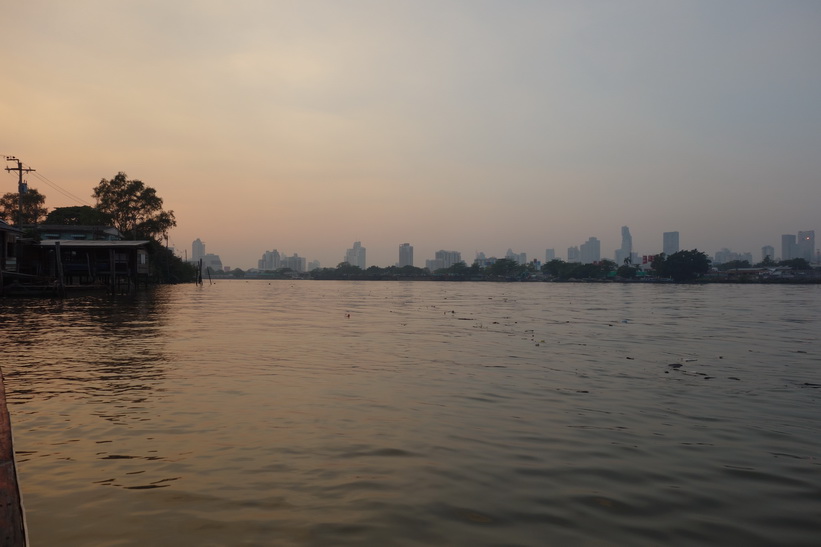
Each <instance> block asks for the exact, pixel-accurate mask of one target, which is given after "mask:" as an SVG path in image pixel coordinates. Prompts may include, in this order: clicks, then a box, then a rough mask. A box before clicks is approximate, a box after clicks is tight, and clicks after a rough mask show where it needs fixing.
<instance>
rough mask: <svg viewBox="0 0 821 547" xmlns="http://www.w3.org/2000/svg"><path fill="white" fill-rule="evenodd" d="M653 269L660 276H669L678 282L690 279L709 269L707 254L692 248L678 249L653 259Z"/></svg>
mask: <svg viewBox="0 0 821 547" xmlns="http://www.w3.org/2000/svg"><path fill="white" fill-rule="evenodd" d="M653 269H654V270H655V271H656V273H657V274H658V275H659V276H660V277H670V278H672V279H673V281H676V282H678V283H682V282H686V281H692V280H694V279H697V278H698V277H701V276H702V275H704V274H706V273H707V272H708V271H710V259H709V258H707V255H706V254H704V253H702V252H701V251H699V250H698V249H693V250H692V251H679V252H677V253H673V254H671V255H670V256H667V257H665V256H664V255H663V254H661V255H659V256H657V257H656V259H655V260H653Z"/></svg>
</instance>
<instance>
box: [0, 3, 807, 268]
mask: <svg viewBox="0 0 821 547" xmlns="http://www.w3.org/2000/svg"><path fill="white" fill-rule="evenodd" d="M2 17H3V21H4V24H3V28H2V31H0V48H2V49H1V50H0V51H2V52H3V55H2V59H3V61H2V68H0V74H2V79H0V154H4V155H15V156H17V157H18V158H20V159H21V160H22V161H23V162H24V163H25V164H27V165H30V166H31V167H33V168H35V169H37V173H38V174H39V175H42V176H45V177H47V178H48V180H49V181H52V182H54V183H56V184H57V185H58V186H59V187H60V188H62V189H63V190H65V191H67V192H69V193H71V194H74V195H76V196H78V197H80V198H81V199H82V200H84V201H85V202H86V203H88V204H93V203H94V202H93V199H92V198H91V190H92V188H93V187H94V186H95V185H96V184H97V183H98V182H99V181H100V179H101V178H111V177H113V176H114V175H116V174H117V172H118V171H124V172H125V173H127V174H128V176H129V178H136V179H140V180H142V181H143V182H145V183H146V184H147V185H149V186H153V187H154V188H156V189H157V192H158V194H159V195H160V196H161V197H163V198H164V200H165V206H166V208H167V209H171V210H173V211H174V212H175V214H176V218H177V222H178V227H177V228H175V229H174V230H173V231H172V232H171V234H170V240H171V243H172V244H173V245H175V246H176V247H177V249H179V250H182V249H188V252H189V254H190V252H191V242H192V241H193V240H194V239H195V238H200V239H202V240H203V241H204V242H205V243H206V250H207V251H208V252H213V253H217V254H219V255H220V256H221V257H222V260H223V264H225V265H229V266H232V267H240V268H248V267H256V264H257V260H258V259H259V258H260V256H261V255H262V253H263V252H264V251H266V250H271V249H278V250H279V251H280V252H281V253H282V252H284V253H287V254H288V255H292V254H293V253H295V252H296V253H299V255H300V256H304V257H306V258H307V259H308V260H313V259H318V260H320V261H321V263H322V265H323V266H329V267H334V266H336V265H337V263H339V262H340V261H342V259H343V258H344V253H345V250H346V249H347V248H349V247H350V246H351V244H352V243H353V242H354V241H355V240H361V241H362V244H363V246H365V247H366V248H367V250H368V265H373V264H376V265H379V266H387V265H391V264H394V263H395V262H396V261H397V260H398V246H399V244H401V243H403V242H409V243H411V244H412V245H413V246H414V248H415V252H414V255H415V264H416V265H417V266H424V261H425V259H428V258H433V253H434V252H435V251H436V250H439V249H446V250H458V251H461V253H462V257H463V258H464V259H465V260H466V261H467V262H468V263H470V262H472V261H473V258H474V257H475V253H476V251H477V250H478V251H484V252H485V253H486V254H487V255H488V256H491V255H496V256H502V255H504V253H505V251H506V250H507V249H508V248H509V247H510V248H513V250H514V251H516V252H527V253H528V256H529V257H530V258H539V259H542V260H543V259H544V251H545V249H546V248H551V247H552V248H555V249H556V251H557V254H558V255H559V256H560V257H562V258H564V257H565V256H566V248H567V247H568V246H570V245H578V244H581V243H583V242H584V241H586V240H587V238H588V237H590V236H596V237H598V238H599V239H600V240H601V241H602V252H603V254H604V255H605V256H606V257H610V258H612V255H613V250H614V249H615V248H616V247H618V246H619V245H620V239H621V234H620V227H621V226H622V225H628V226H630V229H631V232H632V234H633V242H634V249H635V250H637V251H638V252H639V253H640V254H647V253H652V252H657V251H659V250H660V248H661V244H662V232H664V231H672V230H678V231H679V232H680V233H681V245H682V247H684V248H687V249H691V248H699V249H700V250H704V251H707V252H709V253H710V254H712V253H714V252H715V251H716V250H718V249H720V248H721V247H729V248H730V249H732V250H734V251H738V252H743V251H750V252H752V253H753V256H754V258H756V259H758V258H759V256H760V249H761V246H762V245H773V246H774V247H776V254H779V253H780V235H781V234H782V233H795V232H797V231H798V230H804V229H816V230H821V222H819V219H821V213H820V212H819V211H821V2H817V1H803V2H802V1H777V0H772V1H767V2H757V1H753V0H743V1H721V2H715V1H713V0H707V1H701V2H699V1H681V2H667V1H657V0H652V1H607V2H604V1H590V2H585V1H575V0H574V1H570V0H568V1H561V2H548V1H518V2H517V1H509V0H506V1H494V2H490V1H478V0H471V1H446V0H443V1H425V0H413V1H390V0H374V1H335V2H330V1H328V2H319V1H272V0H260V1H242V0H232V1H230V2H229V1H206V0H202V1H197V0H188V1H184V0H174V1H168V0H160V1H150V0H135V1H128V0H118V1H114V2H112V1H111V0H101V1H86V0H73V1H71V2H66V1H63V0H26V1H25V2H10V1H7V2H3V9H2ZM15 177H16V174H14V173H6V172H5V171H3V172H2V175H0V183H2V186H0V191H2V192H3V193H5V192H12V191H16V178H15ZM28 180H29V184H30V186H32V187H35V188H37V189H38V190H40V191H41V192H42V193H44V194H45V195H46V196H47V202H46V205H47V206H48V207H49V208H54V207H60V206H67V205H79V204H81V203H80V202H77V201H76V200H73V199H70V198H68V197H66V196H64V195H63V194H61V193H60V192H58V191H57V190H55V189H53V188H51V187H50V186H48V185H46V184H45V183H44V182H43V181H41V180H40V179H38V178H36V177H35V176H33V175H32V176H29V177H28ZM818 237H819V238H821V234H819V236H818Z"/></svg>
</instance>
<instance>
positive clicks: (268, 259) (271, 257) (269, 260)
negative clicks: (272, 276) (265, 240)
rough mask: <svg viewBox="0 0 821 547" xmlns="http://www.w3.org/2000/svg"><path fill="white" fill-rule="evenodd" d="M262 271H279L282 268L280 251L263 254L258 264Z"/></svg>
mask: <svg viewBox="0 0 821 547" xmlns="http://www.w3.org/2000/svg"><path fill="white" fill-rule="evenodd" d="M257 265H258V266H259V269H260V270H270V271H274V270H278V269H280V268H281V267H282V266H281V257H280V256H279V251H277V250H276V249H274V250H273V251H265V252H264V253H263V254H262V258H261V259H259V261H258V262H257Z"/></svg>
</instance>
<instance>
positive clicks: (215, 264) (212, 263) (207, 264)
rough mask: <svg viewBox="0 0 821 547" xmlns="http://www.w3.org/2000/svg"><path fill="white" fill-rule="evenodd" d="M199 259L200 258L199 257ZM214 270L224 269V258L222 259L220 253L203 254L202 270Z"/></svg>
mask: <svg viewBox="0 0 821 547" xmlns="http://www.w3.org/2000/svg"><path fill="white" fill-rule="evenodd" d="M197 261H199V259H197ZM209 269H210V270H211V271H212V272H221V271H222V260H221V259H220V255H215V254H212V253H207V254H205V255H203V256H202V271H203V273H205V272H208V270H209Z"/></svg>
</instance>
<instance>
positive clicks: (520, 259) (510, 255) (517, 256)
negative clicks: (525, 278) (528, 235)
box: [505, 249, 527, 264]
mask: <svg viewBox="0 0 821 547" xmlns="http://www.w3.org/2000/svg"><path fill="white" fill-rule="evenodd" d="M505 258H507V259H508V260H512V261H513V262H515V263H516V264H527V253H514V252H513V249H508V250H507V252H506V253H505Z"/></svg>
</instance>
